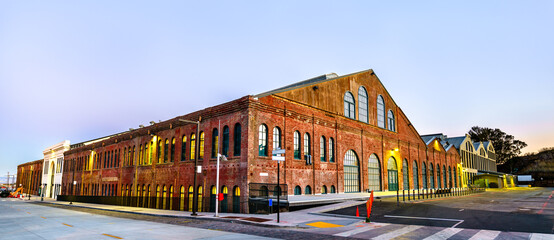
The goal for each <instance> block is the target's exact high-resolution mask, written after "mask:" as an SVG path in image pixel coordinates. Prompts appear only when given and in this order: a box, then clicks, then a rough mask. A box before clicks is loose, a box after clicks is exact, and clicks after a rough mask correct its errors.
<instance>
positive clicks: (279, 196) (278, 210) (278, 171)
mask: <svg viewBox="0 0 554 240" xmlns="http://www.w3.org/2000/svg"><path fill="white" fill-rule="evenodd" d="M280 162H281V161H277V223H279V222H280V219H279V217H280V216H279V213H281V185H280V182H279V176H280V175H281V174H280V172H281V171H280V169H279V165H280V164H279V163H280Z"/></svg>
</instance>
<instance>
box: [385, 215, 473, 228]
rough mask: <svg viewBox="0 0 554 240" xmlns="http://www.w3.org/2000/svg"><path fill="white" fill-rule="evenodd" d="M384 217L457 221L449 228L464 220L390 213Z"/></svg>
mask: <svg viewBox="0 0 554 240" xmlns="http://www.w3.org/2000/svg"><path fill="white" fill-rule="evenodd" d="M384 217H389V218H408V219H421V220H434V221H452V222H458V223H456V224H454V225H453V226H452V227H451V228H455V227H456V226H458V225H460V224H462V223H463V222H464V220H462V219H450V218H427V217H410V216H392V215H385V216H384Z"/></svg>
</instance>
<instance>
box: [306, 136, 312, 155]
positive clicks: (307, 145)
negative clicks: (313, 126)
mask: <svg viewBox="0 0 554 240" xmlns="http://www.w3.org/2000/svg"><path fill="white" fill-rule="evenodd" d="M311 146H312V145H311V144H310V134H308V133H304V159H308V155H311V150H312V149H311Z"/></svg>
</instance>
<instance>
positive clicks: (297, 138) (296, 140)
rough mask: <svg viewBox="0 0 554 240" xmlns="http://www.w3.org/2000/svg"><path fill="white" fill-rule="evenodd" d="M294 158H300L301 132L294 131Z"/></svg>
mask: <svg viewBox="0 0 554 240" xmlns="http://www.w3.org/2000/svg"><path fill="white" fill-rule="evenodd" d="M294 159H300V132H298V131H294Z"/></svg>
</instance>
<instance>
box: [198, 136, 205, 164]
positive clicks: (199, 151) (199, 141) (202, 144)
mask: <svg viewBox="0 0 554 240" xmlns="http://www.w3.org/2000/svg"><path fill="white" fill-rule="evenodd" d="M198 144H199V146H198V147H200V149H198V159H204V132H200V140H198Z"/></svg>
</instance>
